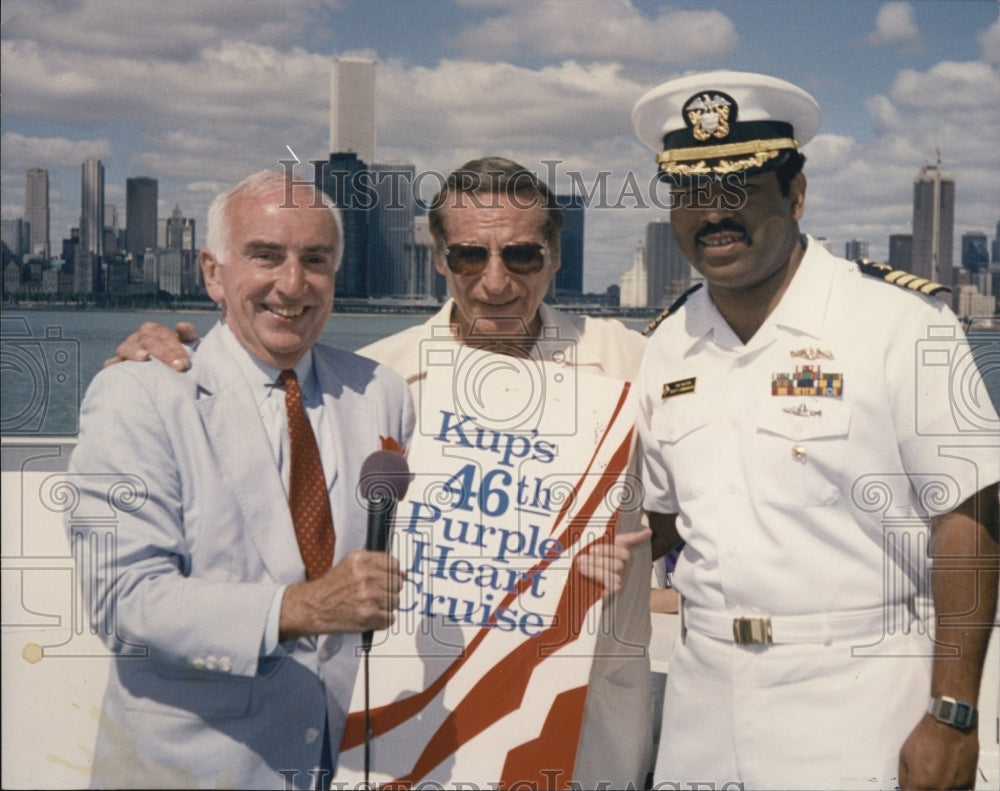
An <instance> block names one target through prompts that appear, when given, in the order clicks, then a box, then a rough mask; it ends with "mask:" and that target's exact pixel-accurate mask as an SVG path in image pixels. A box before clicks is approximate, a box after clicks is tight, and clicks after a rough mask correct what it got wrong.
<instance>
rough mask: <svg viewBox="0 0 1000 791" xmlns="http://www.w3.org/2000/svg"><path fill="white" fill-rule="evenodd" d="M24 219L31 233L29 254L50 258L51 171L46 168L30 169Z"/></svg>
mask: <svg viewBox="0 0 1000 791" xmlns="http://www.w3.org/2000/svg"><path fill="white" fill-rule="evenodd" d="M24 219H25V221H26V222H27V223H28V225H29V227H30V231H31V239H30V241H29V243H28V253H29V254H30V255H32V256H39V257H40V258H48V257H49V253H50V251H51V249H52V245H51V244H50V243H49V171H47V170H45V169H44V168H28V177H27V187H26V190H25V197H24Z"/></svg>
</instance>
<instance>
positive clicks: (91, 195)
mask: <svg viewBox="0 0 1000 791" xmlns="http://www.w3.org/2000/svg"><path fill="white" fill-rule="evenodd" d="M103 257H104V165H103V164H101V161H100V160H99V159H96V158H94V157H88V158H87V160H86V161H85V162H84V163H83V166H82V168H81V180H80V244H79V245H78V246H77V248H76V261H75V262H74V266H73V290H74V291H75V292H76V293H78V294H90V293H92V292H93V291H94V290H95V289H99V288H100V287H101V264H102V259H103Z"/></svg>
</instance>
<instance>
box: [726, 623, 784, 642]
mask: <svg viewBox="0 0 1000 791" xmlns="http://www.w3.org/2000/svg"><path fill="white" fill-rule="evenodd" d="M733 640H734V641H735V642H736V643H737V644H738V645H768V644H769V643H773V642H774V641H773V640H772V639H771V619H770V618H733Z"/></svg>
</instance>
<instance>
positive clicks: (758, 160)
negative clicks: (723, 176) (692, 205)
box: [656, 137, 799, 176]
mask: <svg viewBox="0 0 1000 791" xmlns="http://www.w3.org/2000/svg"><path fill="white" fill-rule="evenodd" d="M798 147H799V144H798V141H797V140H795V139H794V138H791V137H780V138H777V139H775V140H747V141H745V142H742V143H726V144H725V145H721V146H696V147H692V148H674V149H671V150H669V151H661V152H660V153H659V154H657V155H656V161H657V162H658V163H659V165H660V170H662V171H663V172H664V173H667V174H668V175H677V176H700V175H706V174H709V173H738V172H740V171H742V170H750V169H751V168H759V167H761V166H763V165H764V164H765V163H766V162H768V161H770V160H772V159H774V158H775V157H776V156H778V154H779V153H780V152H781V151H784V150H786V149H789V148H798ZM743 154H752V155H753V156H749V157H744V158H743V159H723V158H722V157H738V156H742V155H743ZM695 159H696V160H698V161H697V162H691V164H685V162H689V161H691V160H695ZM706 159H718V160H719V161H718V162H716V163H715V164H714V165H706V164H705V160H706ZM678 160H681V161H678Z"/></svg>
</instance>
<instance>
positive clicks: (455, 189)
mask: <svg viewBox="0 0 1000 791" xmlns="http://www.w3.org/2000/svg"><path fill="white" fill-rule="evenodd" d="M476 193H485V194H490V195H506V196H508V197H513V196H518V197H519V198H522V202H521V203H520V204H519V205H521V206H523V207H524V208H529V207H531V206H536V205H537V206H541V207H542V209H544V210H545V225H544V226H543V228H542V234H543V236H544V237H545V243H546V244H547V245H548V248H549V255H550V256H551V258H552V259H553V260H555V261H558V260H559V254H560V241H561V240H560V232H561V231H562V226H563V213H562V209H561V208H560V207H559V204H558V203H557V202H556V199H555V196H554V195H553V194H552V192H551V190H549V188H548V186H547V185H546V184H545V182H544V181H542V180H541V179H540V178H538V177H537V176H536V175H535V174H534V173H532V172H531V171H530V170H528V169H527V168H526V167H524V166H523V165H519V164H518V163H517V162H514V161H513V160H510V159H504V158H503V157H482V158H480V159H473V160H470V161H469V162H466V163H465V164H464V165H462V167H460V168H458V169H457V170H455V171H454V172H453V173H452V174H451V175H449V176H448V178H447V180H446V181H445V184H444V187H442V189H441V191H440V192H439V193H438V194H437V195H436V196H435V197H434V200H433V201H432V202H431V206H430V210H429V211H428V212H427V225H428V228H429V230H430V232H431V236H432V237H433V238H434V245H435V247H436V248H437V250H438V252H439V253H440V252H441V251H443V250H444V248H445V247H446V246H447V244H448V242H447V240H446V239H445V230H444V219H445V209H446V208H447V207H448V205H449V203H450V201H449V200H448V198H449V196H462V195H465V196H469V195H474V194H476ZM525 198H526V199H527V202H523V199H525ZM464 204H465V201H464V200H462V199H461V197H459V198H457V199H456V200H455V201H454V205H455V206H462V205H464Z"/></svg>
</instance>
